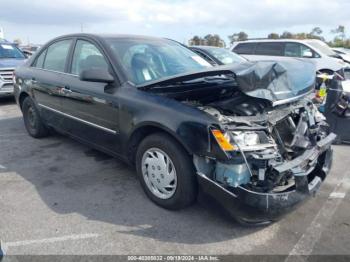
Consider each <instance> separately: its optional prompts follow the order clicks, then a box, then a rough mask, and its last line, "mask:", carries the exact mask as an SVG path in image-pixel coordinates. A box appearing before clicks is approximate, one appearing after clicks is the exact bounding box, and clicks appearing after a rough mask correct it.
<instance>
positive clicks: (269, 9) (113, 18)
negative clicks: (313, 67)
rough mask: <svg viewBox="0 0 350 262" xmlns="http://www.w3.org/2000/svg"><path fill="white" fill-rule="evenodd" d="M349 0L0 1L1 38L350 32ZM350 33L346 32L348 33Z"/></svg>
mask: <svg viewBox="0 0 350 262" xmlns="http://www.w3.org/2000/svg"><path fill="white" fill-rule="evenodd" d="M349 10H350V1H348V0H333V1H326V0H323V1H321V0H319V1H316V0H287V1H284V0H243V1H238V0H216V1H215V0H100V1H98V0H58V1H55V0H31V1H25V0H0V27H2V28H3V30H4V34H5V38H6V39H8V40H10V41H13V40H14V39H18V38H19V39H21V40H22V42H23V43H24V44H26V43H27V42H30V43H35V44H44V43H45V42H47V41H49V40H50V39H52V38H54V37H56V36H59V35H63V34H68V33H77V32H81V31H83V32H86V33H127V34H142V35H151V36H159V37H167V38H172V39H175V40H177V41H180V42H183V43H187V41H188V40H189V39H190V38H191V37H192V36H194V35H199V36H205V35H206V34H219V35H220V36H221V38H222V39H224V40H225V41H226V43H228V38H227V36H228V35H231V34H233V33H236V32H239V31H245V32H247V33H248V35H249V37H250V38H256V37H266V36H267V35H268V34H269V33H271V32H276V33H282V32H283V31H290V32H293V33H296V32H310V31H311V29H312V28H314V27H316V26H318V27H321V29H323V32H324V33H323V35H324V36H325V37H326V39H328V40H330V39H331V38H333V35H332V34H331V33H330V31H331V29H334V28H336V27H337V26H338V25H344V26H345V28H349V30H350V15H349V14H350V11H349ZM349 34H350V31H349Z"/></svg>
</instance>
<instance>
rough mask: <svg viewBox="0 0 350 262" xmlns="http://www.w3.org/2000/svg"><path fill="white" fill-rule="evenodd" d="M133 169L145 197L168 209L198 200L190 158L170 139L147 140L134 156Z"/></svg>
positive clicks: (168, 137) (149, 138)
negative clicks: (134, 164)
mask: <svg viewBox="0 0 350 262" xmlns="http://www.w3.org/2000/svg"><path fill="white" fill-rule="evenodd" d="M136 169H137V173H138V176H139V179H140V182H141V185H142V187H143V189H144V191H145V193H146V194H147V196H148V197H149V198H150V199H151V200H152V201H153V202H154V203H156V204H157V205H159V206H161V207H164V208H167V209H181V208H184V207H186V206H189V205H190V204H192V203H193V202H194V201H195V199H196V196H197V181H196V176H195V170H194V167H193V163H192V160H191V158H190V156H189V154H188V153H187V152H186V151H185V150H184V148H183V147H182V146H181V145H180V144H179V143H178V142H177V141H175V140H174V139H173V138H171V137H170V136H168V135H166V134H163V133H157V134H153V135H150V136H148V137H146V138H145V139H144V140H143V141H142V142H141V144H140V146H139V148H138V150H137V154H136Z"/></svg>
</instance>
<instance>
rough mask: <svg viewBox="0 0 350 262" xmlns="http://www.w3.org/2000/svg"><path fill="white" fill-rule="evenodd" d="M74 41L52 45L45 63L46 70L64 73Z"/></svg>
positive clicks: (63, 41)
mask: <svg viewBox="0 0 350 262" xmlns="http://www.w3.org/2000/svg"><path fill="white" fill-rule="evenodd" d="M71 43H72V40H62V41H59V42H56V43H54V44H52V45H50V46H49V47H48V49H47V51H46V52H47V54H46V58H45V62H44V66H43V68H44V69H47V70H53V71H57V72H64V69H65V66H66V61H67V58H68V53H69V48H70V46H71Z"/></svg>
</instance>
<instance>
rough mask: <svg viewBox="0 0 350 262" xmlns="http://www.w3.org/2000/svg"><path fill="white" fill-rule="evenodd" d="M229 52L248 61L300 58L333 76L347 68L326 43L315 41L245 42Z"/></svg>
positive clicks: (346, 64) (235, 44)
mask: <svg viewBox="0 0 350 262" xmlns="http://www.w3.org/2000/svg"><path fill="white" fill-rule="evenodd" d="M231 51H233V52H235V53H237V54H240V55H242V56H244V57H245V58H247V59H249V60H267V59H270V60H283V59H285V58H290V57H294V58H300V59H302V60H304V61H310V62H312V63H313V64H314V65H315V66H316V70H317V71H319V72H321V73H326V74H329V75H333V74H334V72H337V73H338V74H340V75H341V76H343V77H344V75H345V73H344V71H345V70H348V67H349V64H348V63H346V62H344V61H343V60H342V59H341V57H340V56H339V55H337V54H336V53H335V52H334V51H333V50H332V49H331V48H330V47H329V46H328V45H327V44H326V43H324V42H322V41H320V40H316V39H307V40H297V39H276V40H271V39H263V40H247V41H240V42H235V43H234V44H233V46H232V47H231Z"/></svg>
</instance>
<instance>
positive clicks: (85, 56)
mask: <svg viewBox="0 0 350 262" xmlns="http://www.w3.org/2000/svg"><path fill="white" fill-rule="evenodd" d="M92 68H99V69H106V70H108V63H107V62H106V60H105V58H104V56H103V55H102V53H101V52H100V50H98V48H97V47H96V46H95V45H94V44H92V43H90V42H87V41H84V40H78V41H77V44H76V46H75V50H74V55H73V61H72V70H71V73H72V74H74V75H79V74H80V73H81V71H83V70H86V69H92Z"/></svg>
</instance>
